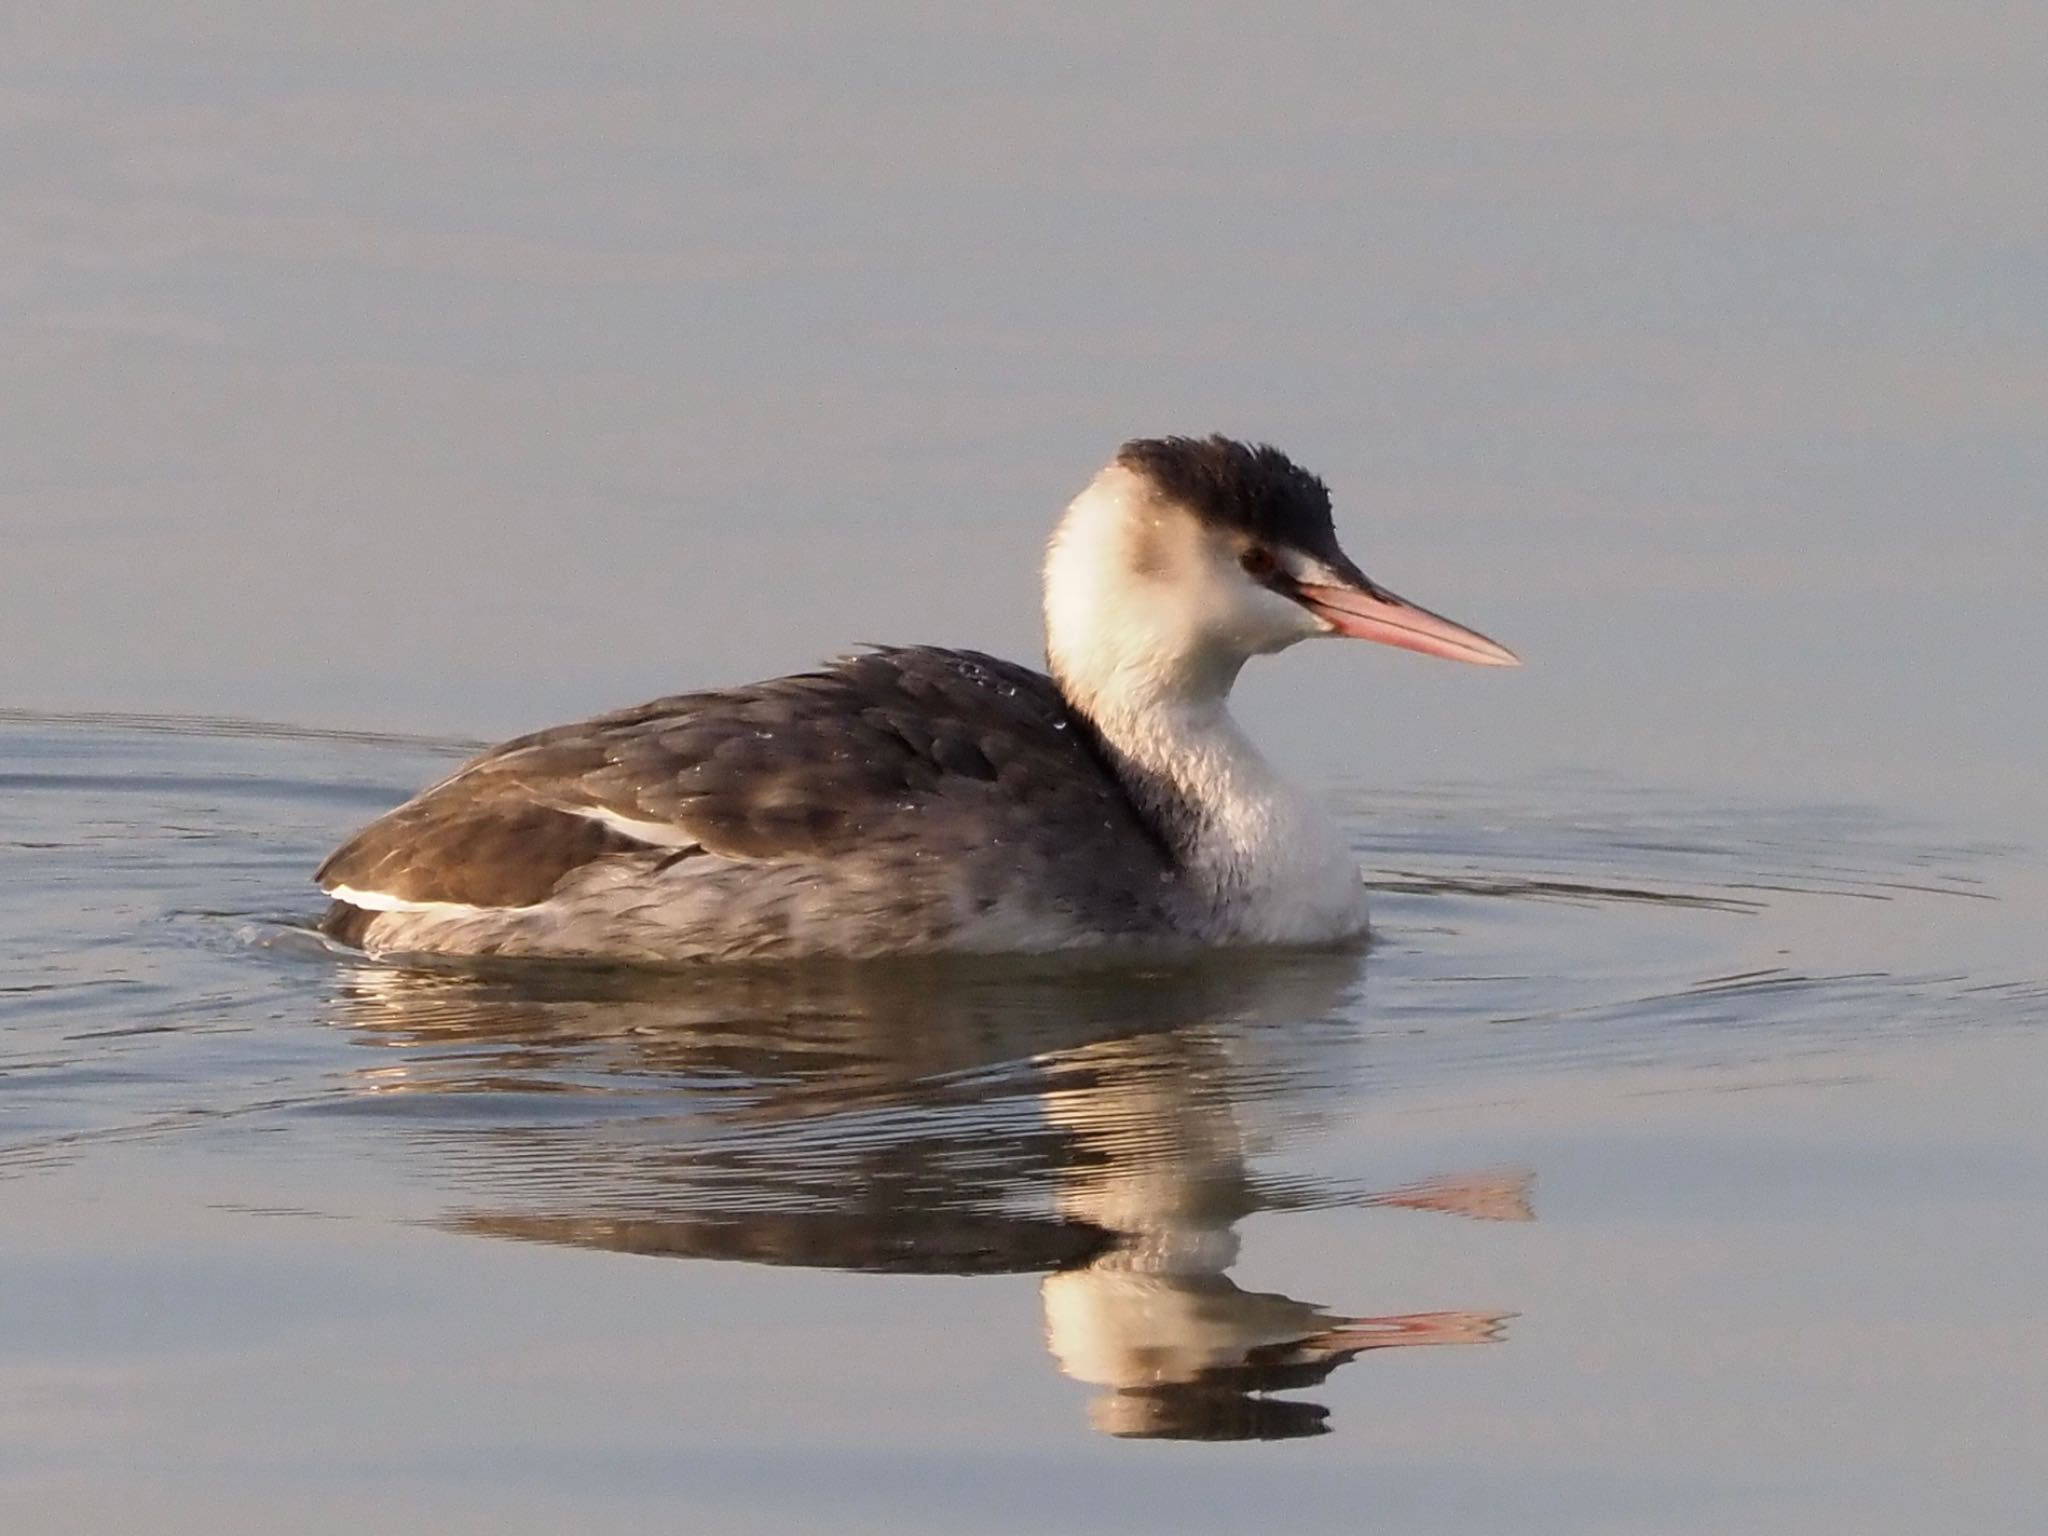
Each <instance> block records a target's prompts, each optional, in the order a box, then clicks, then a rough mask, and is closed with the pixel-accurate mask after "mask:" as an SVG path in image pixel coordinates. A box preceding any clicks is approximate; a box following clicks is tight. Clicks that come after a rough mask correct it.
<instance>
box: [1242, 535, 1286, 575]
mask: <svg viewBox="0 0 2048 1536" xmlns="http://www.w3.org/2000/svg"><path fill="white" fill-rule="evenodd" d="M1237 563H1238V564H1239V565H1241V566H1243V567H1244V573H1245V575H1247V576H1249V577H1251V579H1252V580H1253V581H1268V580H1271V579H1272V577H1273V576H1274V575H1276V574H1277V573H1278V572H1279V570H1280V562H1279V561H1278V560H1276V559H1274V558H1273V551H1271V550H1270V549H1268V548H1266V547H1265V545H1263V544H1254V545H1253V546H1252V547H1251V548H1250V549H1248V550H1246V551H1245V552H1244V553H1243V554H1241V555H1239V556H1238V557H1237Z"/></svg>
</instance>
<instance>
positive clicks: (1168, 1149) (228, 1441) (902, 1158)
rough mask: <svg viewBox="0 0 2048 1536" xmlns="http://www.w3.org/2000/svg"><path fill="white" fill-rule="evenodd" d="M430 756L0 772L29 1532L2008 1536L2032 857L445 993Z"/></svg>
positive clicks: (1659, 838) (85, 742)
mask: <svg viewBox="0 0 2048 1536" xmlns="http://www.w3.org/2000/svg"><path fill="white" fill-rule="evenodd" d="M456 751H457V749H456V747H455V746H454V745H453V744H441V743H436V742H432V741H426V740H420V739H406V738H383V737H373V736H362V735H349V734H341V733H331V732H313V731H289V730H283V729H279V728H271V727H262V726H250V727H242V726H236V725H234V724H232V723H227V722H220V721H203V720H199V721H193V720H168V719H166V720H153V719H146V718H126V717H98V718H92V717H75V716H74V717H54V716H36V715H25V714H19V713H17V714H15V715H12V716H9V717H6V718H5V719H4V721H0V764H4V765H5V766H4V770H0V773H4V781H0V782H4V789H5V797H4V801H0V804H4V811H0V850H4V858H5V861H6V871H7V879H6V882H5V886H4V895H0V975H4V976H5V977H6V978H7V979H6V988H7V991H6V1000H5V1011H6V1016H7V1025H6V1030H5V1035H4V1041H0V1053H4V1054H0V1092H4V1103H5V1108H6V1118H5V1121H4V1136H0V1200H4V1201H5V1204H6V1207H7V1209H8V1210H9V1211H10V1220H9V1230H10V1233H11V1234H12V1236H11V1240H10V1243H9V1245H8V1250H7V1252H6V1254H5V1256H4V1257H0V1293H4V1294H5V1296H6V1297H7V1304H6V1307H5V1311H4V1314H0V1371H4V1373H5V1375H6V1378H7V1380H8V1382H9V1391H8V1393H7V1397H8V1407H7V1409H6V1410H5V1424H6V1435H5V1446H6V1448H5V1450H4V1451H0V1490H4V1494H0V1496H4V1498H5V1500H6V1501H7V1502H8V1503H9V1504H10V1505H12V1506H13V1507H14V1508H15V1509H16V1510H17V1511H18V1512H22V1513H24V1514H25V1513H27V1512H31V1511H32V1512H33V1519H32V1521H31V1522H30V1523H29V1524H28V1525H22V1524H21V1523H20V1521H19V1520H17V1521H16V1524H17V1526H18V1528H34V1529H39V1530H59V1529H64V1530H70V1529H77V1530H88V1529H104V1528H107V1527H108V1526H111V1525H113V1524H115V1523H116V1522H120V1521H136V1520H146V1521H147V1522H148V1523H149V1524H150V1525H151V1526H152V1527H153V1528H157V1529H172V1530H188V1529H189V1530H195V1531H197V1530H221V1529H251V1530H253V1529H259V1528H266V1527H269V1528H274V1527H275V1525H276V1524H278V1523H279V1522H281V1521H282V1522H285V1523H290V1524H293V1525H295V1526H297V1527H300V1528H305V1529H320V1530H341V1529H344V1528H347V1527H350V1526H354V1525H358V1524H360V1523H362V1522H364V1521H371V1522H378V1523H387V1522H388V1521H389V1519H390V1518H391V1516H392V1514H393V1513H394V1512H395V1511H399V1510H403V1511H405V1512H406V1516H407V1518H408V1519H420V1520H424V1519H428V1518H431V1519H433V1520H435V1521H436V1522H437V1523H443V1524H446V1525H448V1526H449V1527H451V1528H455V1529H476V1530H496V1531H503V1530H514V1529H534V1530H538V1529H545V1528H553V1527H555V1526H556V1525H558V1524H559V1523H560V1522H561V1521H562V1520H564V1519H567V1518H572V1517H573V1518H575V1519H578V1520H581V1521H593V1522H596V1523H601V1524H610V1523H617V1522H622V1521H625V1520H628V1519H633V1520H638V1519H643V1518H644V1519H650V1520H651V1519H653V1518H656V1517H661V1518H666V1519H669V1520H671V1521H673V1520H675V1519H686V1520H687V1522H688V1523H689V1524H691V1525H692V1526H693V1527H695V1528H700V1529H732V1530H755V1529H758V1530H783V1529H813V1528H814V1529H821V1530H822V1529H835V1530H838V1529H875V1530H883V1529H888V1530H905V1529H969V1530H1018V1531H1024V1530H1041V1529H1045V1528H1047V1527H1048V1526H1049V1525H1052V1524H1061V1525H1079V1524H1082V1523H1084V1522H1090V1521H1100V1520H1102V1519H1103V1518H1105V1516H1107V1517H1110V1518H1112V1519H1113V1520H1114V1521H1115V1522H1116V1523H1120V1524H1126V1525H1132V1526H1135V1527H1137V1528H1184V1529H1228V1528H1238V1527H1241V1526H1243V1525H1245V1524H1247V1523H1250V1522H1252V1521H1254V1520H1257V1519H1261V1518H1267V1517H1269V1516H1270V1513H1271V1512H1272V1511H1275V1510H1284V1511H1285V1512H1286V1519H1287V1521H1288V1522H1289V1524H1290V1525H1292V1526H1295V1527H1298V1528H1302V1529H1309V1530H1325V1529H1327V1530H1333V1531H1334V1530H1351V1529H1356V1528H1357V1525H1358V1522H1359V1521H1360V1520H1361V1519H1362V1518H1364V1519H1377V1520H1381V1521H1383V1522H1385V1523H1390V1524H1395V1525H1398V1526H1400V1527H1401V1528H1404V1529H1416V1530H1492V1529H1500V1530H1507V1529H1515V1530H1559V1531H1565V1530H1585V1529H1600V1528H1615V1529H1660V1530H1702V1531H1704V1530H1721V1529H1729V1528H1745V1529H1786V1528H1805V1529H1817V1528H1830V1529H1848V1528H1852V1527H1855V1528H1863V1529H1909V1528H1913V1527H1915V1526H1924V1525H1926V1524H1929V1523H1935V1522H1945V1523H1946V1524H1947V1525H1949V1526H1950V1527H1951V1528H1958V1529H1971V1530H1993V1529H2012V1530H2020V1529H2024V1528H2027V1527H2028V1524H2029V1521H2030V1519H2031V1516H2032V1514H2033V1513H2035V1512H2038V1510H2039V1509H2040V1508H2041V1503H2040V1500H2041V1498H2042V1497H2043V1494H2044V1492H2048V1489H2044V1485H2043V1483H2042V1480H2041V1474H2040V1469H2039V1462H2038V1458H2037V1455H2036V1449H2037V1447H2038V1445H2039V1443H2040V1435H2041V1431H2042V1429H2043V1428H2044V1427H2048V1425H2044V1423H2043V1418H2042V1409H2041V1395H2040V1391H2039V1388H2040V1361H2041V1359H2042V1358H2043V1354H2042V1351H2043V1348H2044V1346H2048V1332H2044V1330H2043V1325H2042V1323H2041V1320H2040V1317H2039V1313H2038V1305H2037V1300H2038V1298H2037V1290H2038V1276H2039V1273H2040V1266H2041V1263H2042V1262H2043V1260H2044V1259H2048V1222H2044V1219H2043V1218H2044V1210H2043V1206H2044V1198H2043V1191H2044V1189H2048V1181H2044V1179H2043V1177H2042V1175H2043V1173H2044V1172H2048V1136H2044V1134H2043V1132H2042V1129H2041V1122H2040V1119H2039V1117H2038V1114H2037V1113H2036V1112H2035V1106H2036V1103H2037V1098H2038V1094H2037V1091H2036V1088H2035V1087H2034V1086H2033V1085H2035V1084H2037V1083H2038V1082H2039V1081H2040V1076H2039V1074H2040V1073H2041V1071H2042V1069H2043V1066H2044V1058H2048V1033H2044V1030H2043V1026H2044V1024H2048V973H2044V972H2043V971H2042V970H2041V969H2040V968H2039V966H2038V963H2036V964H2033V965H2032V966H2031V967H2030V966H2029V965H2028V964H2027V963H2026V961H2025V957H2027V956H2028V955H2029V954H2030V953H2031V951H2030V950H2029V949H2028V947H2027V946H2026V945H2025V944H2024V943H2023V942H2020V941H2019V930H2022V929H2024V928H2026V927H2030V926H2031V925H2030V923H2029V920H2028V918H2027V915H2026V913H2027V909H2028V906H2029V904H2032V906H2031V910H2032V911H2034V912H2038V910H2039V908H2038V900H2039V895H2040V892H2041V889H2042V885H2041V877H2042V874H2043V868H2042V863H2041V860H2040V858H2039V855H2038V853H2037V852H2036V851H2033V850H2028V849H2024V848H2013V847H2001V846H1995V845H1990V844H1986V843H1982V842H1972V841H1962V840H1955V839H1953V838H1948V837H1944V836H1942V835H1941V834H1939V832H1938V831H1935V830H1931V829H1928V828H1925V827H1914V826H1911V825H1907V824H1904V823H1902V822H1901V821H1899V820H1898V819H1896V818H1892V817H1887V816H1885V815H1881V814H1877V813H1854V812H1849V811H1844V810H1840V809H1835V810H1829V809H1826V808H1819V809H1812V808H1808V809H1801V808H1774V807H1770V806H1767V805H1760V804H1743V803H1733V802H1731V803H1723V804H1719V805H1702V804H1700V803H1698V802H1697V801H1693V800H1689V799H1681V798H1679V797H1675V796H1669V795H1659V794H1653V793H1648V792H1644V791H1641V790H1631V789H1628V788H1626V787H1624V786H1619V785H1615V784H1612V783H1608V782H1603V781H1601V780H1598V779H1594V778H1589V777H1586V776H1572V777H1566V778H1561V779H1558V780H1556V781H1553V782H1548V783H1542V784H1536V785H1523V786H1517V787H1515V788H1512V789H1504V788H1489V787H1481V786H1471V787H1465V788H1461V789H1456V790H1450V789H1444V790H1434V791H1411V792H1404V793H1398V794H1397V793H1384V792H1371V791H1368V790H1365V789H1360V788H1351V789H1347V788H1346V787H1345V786H1343V785H1337V786H1333V793H1335V794H1336V795H1337V796H1338V798H1339V800H1340V803H1341V804H1342V806H1343V808H1344V811H1345V814H1346V818H1347V821H1348V823H1349V825H1350V826H1351V827H1352V828H1353V831H1354V836H1355V838H1356V841H1357V845H1358V848H1359V852H1360V855H1361V858H1362V860H1363V862H1364V863H1365V865H1366V867H1367V870H1368V873H1369V877H1370V878H1371V879H1372V881H1373V883H1374V884H1375V886H1376V887H1377V888H1378V889H1377V912H1378V916H1379V924H1380V938H1379V940H1378V942H1377V943H1376V945H1375V946H1374V947H1373V948H1372V950H1371V951H1370V953H1369V954H1367V955H1365V956H1363V957H1360V956H1355V955H1296V956H1267V957H1263V958H1257V959H1253V958H1249V957H1232V958H1228V959H1219V960H1216V961H1214V962H1209V963H1202V964H1196V965H1177V966H1171V967H1160V968H1153V969H1136V970H1134V969H1126V968H1120V967H1111V968H1108V969H1106V970H1094V971H1086V970H1084V971H1079V972H1076V971H1074V970H1073V969H1071V968H1069V967H1066V966H1062V965H1058V964H1046V963H1040V962H1029V963H1027V962H1016V963H984V964H954V965H937V966H929V965H927V966H902V967H890V966H882V967H866V968H863V967H839V968H832V967H827V968H806V969H798V970H793V971H792V970H769V971H761V972H754V973H746V974H741V975H735V976H722V977H721V976H716V975H697V976H654V975H619V974H614V973H606V972H602V971H591V972H578V971H574V970H563V971H556V972H549V973H546V974H544V975H541V976H536V975H534V974H532V973H530V972H523V971H519V970H509V971H504V972H500V973H497V974H480V975H479V974H464V973H459V972H454V971H433V972H413V971H405V970H400V969H396V968H393V967H388V966H382V965H376V964H370V963H367V962H365V961H363V960H361V959H360V958H357V957H352V956H348V955H344V954H338V953H334V952H331V951H330V950H328V949H327V948H325V947H323V946H322V945H321V944H320V943H319V942H318V941H317V940H315V939H314V938H313V937H312V936H311V935H310V934H309V933H308V931H307V929H306V927H305V924H306V921H307V919H308V918H309V917H310V916H311V915H312V914H313V913H314V912H315V911H316V910H317V903H316V901H315V900H314V899H313V897H312V894H311V892H310V890H309V888H308V886H307V883H306V878H307V871H308V870H309V869H310V868H311V867H312V865H313V864H314V863H315V862H316V861H317V859H318V857H319V855H320V854H321V852H322V851H323V850H324V849H325V848H326V847H327V846H328V845H329V844H330V843H332V842H333V841H335V840H336V839H337V838H338V837H339V836H340V835H341V834H342V833H344V832H345V831H346V830H348V829H349V828H350V827H351V826H353V825H354V824H355V823H357V822H359V821H360V820H362V819H364V818H365V817H367V816H368V815H370V814H372V813H374V812H375V811H376V810H377V809H379V808H380V807H381V806H383V805H385V804H388V803H390V802H391V801H392V800H393V799H395V798H397V797H398V796H400V795H402V794H403V793H404V792H406V790H407V789H408V788H410V787H412V786H414V785H416V784H417V783H419V782H421V781H423V780H425V779H426V778H428V777H430V776H432V775H433V774H434V773H435V772H436V771H437V770H439V769H440V768H442V767H443V766H445V765H446V763H448V762H449V761H450V760H451V758H452V757H453V756H454V755H456Z"/></svg>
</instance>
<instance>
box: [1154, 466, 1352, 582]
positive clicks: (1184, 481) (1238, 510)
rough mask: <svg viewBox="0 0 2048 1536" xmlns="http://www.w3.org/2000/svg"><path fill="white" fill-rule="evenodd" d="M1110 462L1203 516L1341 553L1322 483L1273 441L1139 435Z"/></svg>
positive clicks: (1324, 553)
mask: <svg viewBox="0 0 2048 1536" xmlns="http://www.w3.org/2000/svg"><path fill="white" fill-rule="evenodd" d="M1116 461H1117V463H1119V464H1121V465H1122V466H1123V467H1124V468H1125V469H1128V470H1130V471H1131V472H1132V473H1134V474H1140V475H1144V476H1145V477H1147V478H1148V479H1149V480H1151V482H1152V483H1153V484H1154V485H1156V486H1158V487H1159V489H1160V491H1161V492H1162V493H1163V494H1164V495H1166V496H1168V497H1170V498H1172V499H1173V500H1174V501H1177V502H1179V503H1180V504H1181V505H1182V506H1184V507H1186V508H1187V509H1188V510H1189V511H1191V512H1193V513H1194V514H1195V516H1197V517H1199V518H1200V519H1202V521H1204V522H1205V523H1213V524H1216V525H1218V526H1220V527H1224V528H1235V529H1238V530H1240V531H1242V532H1244V533H1248V534H1250V535H1251V536H1252V537H1253V538H1255V539H1258V540H1260V541H1261V542H1262V543H1271V544H1283V545H1287V546H1289V547H1291V548H1294V549H1298V550H1300V551H1302V553H1304V554H1309V555H1315V556H1317V557H1318V558H1322V559H1329V558H1331V557H1333V556H1335V557H1337V558H1340V559H1341V558H1342V556H1341V553H1340V551H1339V550H1338V548H1337V534H1336V530H1335V528H1333V527H1332V526H1331V522H1330V489H1329V487H1328V486H1326V485H1324V484H1323V482H1322V481H1321V480H1319V479H1317V478H1316V477H1315V476H1314V475H1312V474H1310V473H1309V472H1308V471H1307V470H1305V469H1303V468H1302V467H1301V466H1300V465H1299V464H1297V463H1295V462H1294V460H1292V459H1290V458H1288V457H1287V455H1286V454H1284V453H1282V452H1281V451H1280V450H1279V449H1278V448H1273V447H1269V446H1267V445H1266V444H1263V443H1240V442H1237V441H1235V440H1234V439H1232V438H1228V437H1222V436H1214V437H1140V438H1134V439H1132V440H1131V441H1130V442H1128V443H1125V444H1124V445H1123V447H1122V448H1121V449H1119V450H1118V452H1117V456H1116Z"/></svg>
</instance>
